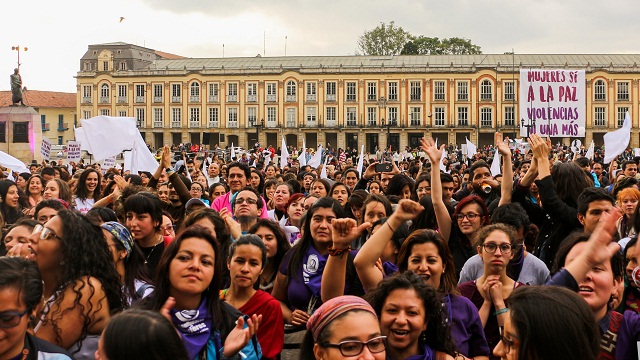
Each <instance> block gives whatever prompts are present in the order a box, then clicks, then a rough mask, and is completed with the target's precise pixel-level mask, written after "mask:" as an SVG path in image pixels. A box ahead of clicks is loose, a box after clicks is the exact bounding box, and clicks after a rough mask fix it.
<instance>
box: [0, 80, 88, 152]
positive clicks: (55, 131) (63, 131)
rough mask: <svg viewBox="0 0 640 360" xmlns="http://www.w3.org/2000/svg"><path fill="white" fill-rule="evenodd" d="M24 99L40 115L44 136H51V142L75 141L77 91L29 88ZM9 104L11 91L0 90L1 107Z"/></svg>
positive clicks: (62, 143) (59, 143)
mask: <svg viewBox="0 0 640 360" xmlns="http://www.w3.org/2000/svg"><path fill="white" fill-rule="evenodd" d="M23 99H24V103H25V105H26V106H31V107H33V108H34V110H35V111H37V112H38V114H39V115H40V122H41V124H42V136H46V137H47V138H49V140H50V141H51V144H54V145H55V144H58V145H64V144H66V143H67V141H73V139H74V138H75V135H74V133H73V126H74V124H76V123H77V121H78V119H77V115H76V114H77V112H76V106H77V102H76V94H75V93H65V92H55V91H40V90H28V91H26V92H24V94H23ZM9 105H11V91H0V107H5V106H9ZM38 146H40V145H38ZM38 149H39V148H38Z"/></svg>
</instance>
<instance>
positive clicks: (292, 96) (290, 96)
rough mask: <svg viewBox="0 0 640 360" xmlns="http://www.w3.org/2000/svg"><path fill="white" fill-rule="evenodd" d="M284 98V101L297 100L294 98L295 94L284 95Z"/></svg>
mask: <svg viewBox="0 0 640 360" xmlns="http://www.w3.org/2000/svg"><path fill="white" fill-rule="evenodd" d="M284 100H285V101H287V102H295V101H298V99H297V98H296V96H295V95H287V96H286V97H285V99H284Z"/></svg>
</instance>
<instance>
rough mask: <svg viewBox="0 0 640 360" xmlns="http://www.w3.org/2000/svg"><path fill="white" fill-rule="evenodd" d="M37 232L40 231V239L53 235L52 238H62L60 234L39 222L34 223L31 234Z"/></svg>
mask: <svg viewBox="0 0 640 360" xmlns="http://www.w3.org/2000/svg"><path fill="white" fill-rule="evenodd" d="M37 233H40V237H39V238H40V240H49V239H51V238H52V237H54V238H56V239H58V240H62V238H61V237H60V236H58V235H56V233H54V232H53V230H51V229H49V228H46V227H44V226H42V225H40V224H38V225H36V226H35V227H34V228H33V232H32V234H37Z"/></svg>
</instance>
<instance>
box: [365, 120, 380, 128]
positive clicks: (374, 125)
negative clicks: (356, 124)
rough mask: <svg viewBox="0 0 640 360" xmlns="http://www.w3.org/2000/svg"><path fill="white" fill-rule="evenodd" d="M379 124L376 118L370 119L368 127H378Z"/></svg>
mask: <svg viewBox="0 0 640 360" xmlns="http://www.w3.org/2000/svg"><path fill="white" fill-rule="evenodd" d="M376 126H378V122H377V121H375V120H369V121H367V127H376Z"/></svg>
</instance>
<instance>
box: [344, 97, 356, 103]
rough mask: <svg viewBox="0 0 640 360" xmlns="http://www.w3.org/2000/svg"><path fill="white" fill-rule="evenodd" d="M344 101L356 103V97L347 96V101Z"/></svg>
mask: <svg viewBox="0 0 640 360" xmlns="http://www.w3.org/2000/svg"><path fill="white" fill-rule="evenodd" d="M346 101H347V102H356V101H357V99H356V96H355V95H347V99H346Z"/></svg>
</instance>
